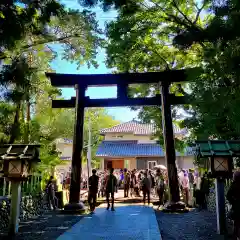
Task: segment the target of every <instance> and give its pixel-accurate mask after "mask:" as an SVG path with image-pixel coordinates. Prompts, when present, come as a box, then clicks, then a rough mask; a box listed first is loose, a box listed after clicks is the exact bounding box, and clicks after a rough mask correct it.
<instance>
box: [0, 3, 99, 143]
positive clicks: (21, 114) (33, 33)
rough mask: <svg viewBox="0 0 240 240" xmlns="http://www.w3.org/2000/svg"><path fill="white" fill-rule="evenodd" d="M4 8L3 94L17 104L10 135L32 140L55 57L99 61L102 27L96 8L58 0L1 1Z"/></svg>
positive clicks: (0, 79)
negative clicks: (80, 7)
mask: <svg viewBox="0 0 240 240" xmlns="http://www.w3.org/2000/svg"><path fill="white" fill-rule="evenodd" d="M0 13H1V17H0V28H1V41H0V46H1V53H0V59H1V60H2V64H3V69H2V71H1V76H0V84H1V85H2V86H3V87H4V91H3V96H2V97H3V100H4V101H8V102H9V104H10V105H11V106H14V107H15V113H14V117H13V123H12V127H11V131H10V134H9V136H8V138H9V140H8V141H9V142H10V143H13V142H15V141H16V140H17V141H20V142H23V141H24V142H29V138H30V136H29V129H30V126H29V123H30V120H31V115H32V113H31V110H32V109H34V108H35V102H36V98H37V96H38V95H39V94H40V93H41V92H42V91H46V88H45V85H46V78H45V76H44V72H45V71H50V63H51V61H52V60H53V59H54V58H55V57H56V56H57V55H58V53H59V52H61V55H62V58H63V59H66V60H69V61H75V62H77V63H78V65H79V66H81V65H82V64H83V63H87V64H89V65H90V64H92V65H94V66H95V67H96V66H97V63H96V61H95V56H96V53H97V52H96V49H97V47H98V46H99V45H100V44H101V39H100V34H101V31H100V30H99V29H98V26H97V22H96V20H95V15H94V14H93V13H91V12H89V11H82V12H79V11H75V10H67V9H65V8H64V6H63V5H62V4H60V3H59V1H54V0H51V1H48V0H44V1H11V2H9V3H8V1H7V2H4V3H1V4H0ZM10 16H11V17H10ZM9 30H10V31H9ZM60 50H61V51H60ZM51 91H52V90H51Z"/></svg>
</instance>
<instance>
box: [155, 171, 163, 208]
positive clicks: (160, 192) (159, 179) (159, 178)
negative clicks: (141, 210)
mask: <svg viewBox="0 0 240 240" xmlns="http://www.w3.org/2000/svg"><path fill="white" fill-rule="evenodd" d="M156 188H157V195H158V197H159V205H158V208H160V206H161V205H162V204H163V194H164V179H163V175H162V174H161V171H160V169H157V172H156Z"/></svg>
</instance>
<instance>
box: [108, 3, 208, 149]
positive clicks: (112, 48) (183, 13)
mask: <svg viewBox="0 0 240 240" xmlns="http://www.w3.org/2000/svg"><path fill="white" fill-rule="evenodd" d="M105 2H108V1H105ZM134 2H135V3H136V2H137V5H138V7H137V8H134V5H132V6H130V5H131V4H130V3H129V4H125V3H123V4H122V6H119V7H118V11H119V16H118V17H117V19H116V21H112V22H110V23H109V24H108V25H107V36H108V42H107V44H106V49H107V64H108V66H109V67H114V68H116V69H117V71H119V72H146V71H150V72H152V71H163V70H167V69H182V68H186V67H193V66H198V65H199V61H200V59H201V54H202V47H201V45H200V44H195V45H192V46H191V47H190V48H188V49H179V48H177V47H175V46H174V45H173V39H174V37H176V36H177V35H178V33H180V32H182V31H186V30H188V29H192V28H194V29H198V28H200V29H201V28H202V27H203V26H204V24H205V23H206V22H207V18H208V17H209V16H206V17H204V16H201V17H200V13H201V11H202V10H203V9H205V8H207V6H209V4H208V3H207V2H204V3H203V4H202V6H201V8H199V7H198V4H197V2H196V1H191V2H188V4H186V1H170V2H169V1H162V0H157V1H148V2H146V1H134ZM127 8H128V9H129V11H130V9H132V11H133V14H128V12H127V11H126V9H127ZM185 89H186V84H174V85H172V86H171V89H170V91H171V92H172V93H174V94H175V95H178V96H179V95H187V93H186V92H185ZM159 91H160V86H159V85H158V84H151V85H150V84H149V85H134V86H131V89H130V92H129V95H130V96H132V97H136V96H138V97H149V96H154V95H156V94H158V93H159ZM134 109H136V108H134ZM138 109H139V108H138ZM139 110H140V113H139V118H140V119H141V120H142V121H144V122H152V123H155V124H156V126H157V127H158V129H159V132H158V133H157V135H158V137H159V140H160V143H162V144H163V139H162V117H161V109H160V107H142V108H140V109H139ZM178 110H179V107H173V108H172V113H173V119H174V121H175V122H176V124H178V121H179V114H178V113H179V111H178ZM184 145H185V143H184V142H181V141H180V140H178V139H176V146H177V148H178V149H179V150H182V148H183V147H184Z"/></svg>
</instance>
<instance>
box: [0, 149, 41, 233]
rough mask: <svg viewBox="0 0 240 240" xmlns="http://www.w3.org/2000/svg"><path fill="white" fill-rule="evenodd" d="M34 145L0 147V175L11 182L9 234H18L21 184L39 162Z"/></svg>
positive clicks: (37, 151)
mask: <svg viewBox="0 0 240 240" xmlns="http://www.w3.org/2000/svg"><path fill="white" fill-rule="evenodd" d="M39 147H40V145H36V144H5V145H2V146H0V174H1V175H3V176H4V177H6V178H7V179H9V180H10V181H11V188H12V191H11V192H12V194H11V211H10V222H9V233H10V234H11V235H12V234H13V235H14V234H16V233H17V232H18V224H19V212H20V201H21V182H22V181H24V180H26V179H27V178H28V176H31V175H32V173H33V169H34V167H35V165H36V164H37V163H38V162H40V160H39Z"/></svg>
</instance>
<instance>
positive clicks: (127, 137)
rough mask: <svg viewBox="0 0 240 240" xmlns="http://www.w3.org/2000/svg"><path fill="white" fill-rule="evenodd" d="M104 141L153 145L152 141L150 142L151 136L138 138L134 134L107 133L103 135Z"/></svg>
mask: <svg viewBox="0 0 240 240" xmlns="http://www.w3.org/2000/svg"><path fill="white" fill-rule="evenodd" d="M105 140H106V141H121V140H124V141H132V140H138V141H139V143H155V141H154V140H152V137H151V136H139V135H134V134H126V133H124V134H121V133H107V134H106V135H105Z"/></svg>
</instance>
